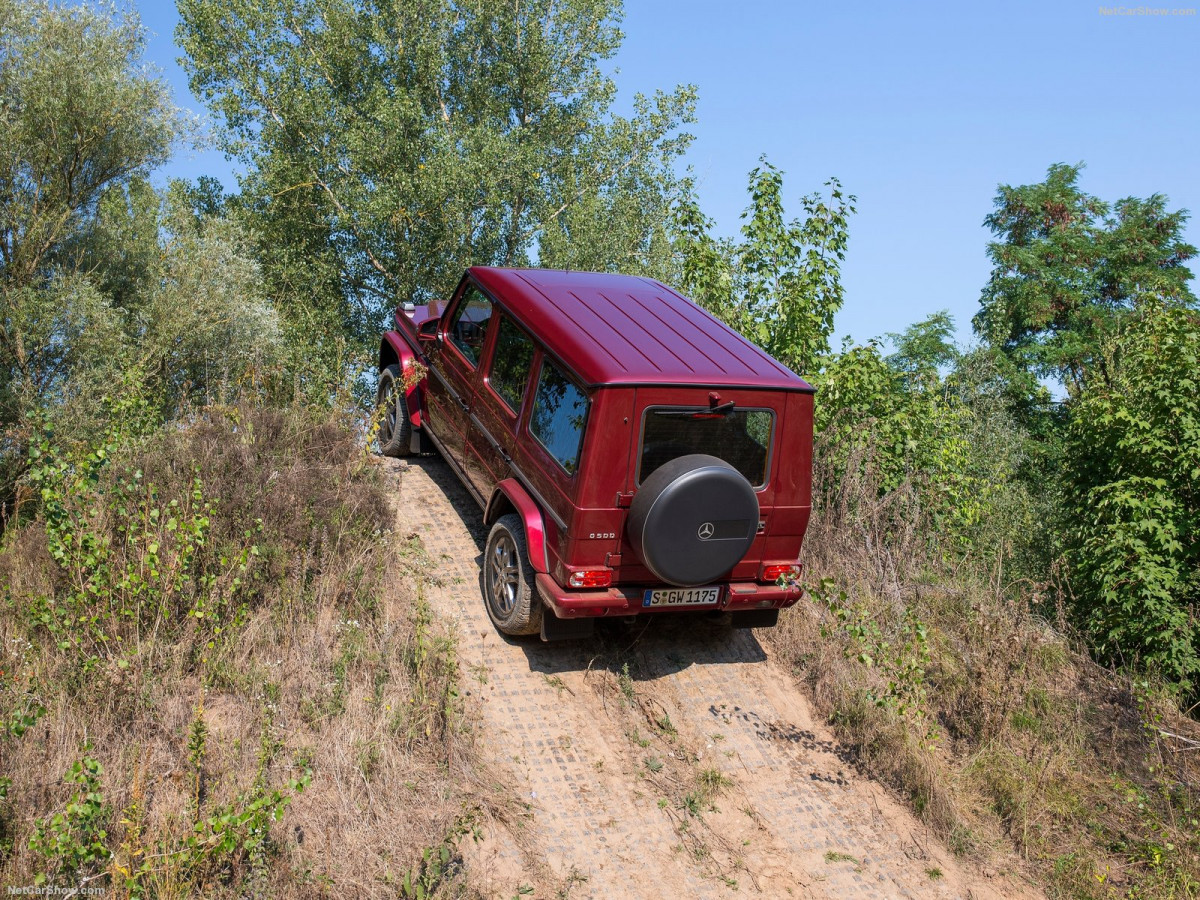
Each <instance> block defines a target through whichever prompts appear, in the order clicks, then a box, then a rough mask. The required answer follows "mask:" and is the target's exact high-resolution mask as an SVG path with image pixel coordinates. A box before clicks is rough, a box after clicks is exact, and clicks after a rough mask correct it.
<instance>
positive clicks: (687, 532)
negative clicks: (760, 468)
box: [626, 453, 758, 587]
mask: <svg viewBox="0 0 1200 900" xmlns="http://www.w3.org/2000/svg"><path fill="white" fill-rule="evenodd" d="M626 528H627V530H628V532H629V542H630V543H631V544H632V545H633V549H634V552H635V553H636V554H637V555H638V557H640V558H641V560H642V562H643V563H645V564H646V568H648V569H649V570H650V571H651V572H652V573H654V576H655V577H656V578H659V579H661V580H662V581H665V582H667V584H675V585H679V586H680V587H697V586H699V585H702V584H708V583H709V582H711V581H714V580H716V579H717V578H720V577H721V576H722V575H724V574H725V573H727V572H728V571H729V570H730V569H732V568H733V567H734V566H735V565H737V564H738V563H739V562H741V560H742V557H744V556H745V555H746V551H748V550H749V549H750V545H751V544H752V543H753V542H754V535H755V533H756V532H757V530H758V495H757V494H755V493H754V488H753V487H751V486H750V482H748V481H747V480H746V479H745V477H743V476H742V474H741V473H740V472H739V471H738V470H737V469H735V468H734V467H733V466H731V465H729V463H727V462H725V461H724V460H722V459H717V458H716V457H715V456H706V455H704V454H700V453H695V454H692V455H690V456H680V457H679V458H678V459H673V460H671V461H670V462H668V463H664V464H663V465H661V466H659V467H658V468H657V469H655V470H654V471H653V472H652V473H651V474H650V476H649V477H648V478H645V479H643V480H642V486H641V488H640V489H639V490H638V492H637V494H636V495H635V496H634V498H633V504H632V505H631V506H630V508H629V519H628V520H627V522H626Z"/></svg>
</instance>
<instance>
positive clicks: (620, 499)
mask: <svg viewBox="0 0 1200 900" xmlns="http://www.w3.org/2000/svg"><path fill="white" fill-rule="evenodd" d="M632 504H633V492H632V491H630V492H629V493H628V494H622V493H618V494H617V501H616V506H617V509H629V507H630V506H631V505H632Z"/></svg>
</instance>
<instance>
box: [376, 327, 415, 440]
mask: <svg viewBox="0 0 1200 900" xmlns="http://www.w3.org/2000/svg"><path fill="white" fill-rule="evenodd" d="M383 341H384V345H385V346H386V347H390V348H391V350H392V353H393V354H394V355H395V358H396V362H397V363H399V365H400V371H401V372H403V373H405V374H407V373H408V371H409V369H410V368H411V367H412V365H413V363H415V362H416V361H417V354H416V352H415V351H414V350H413V348H412V347H411V346H409V343H408V341H406V340H404V338H403V337H401V336H400V334H399V333H398V332H395V331H389V332H387V333H386V334H384V336H383ZM382 356H383V354H382V353H381V360H382ZM381 368H382V366H381ZM424 401H425V398H424V384H423V382H417V383H415V384H413V386H412V387H410V388H407V389H406V390H405V391H404V403H405V405H406V406H407V407H408V420H409V421H410V422H411V423H412V426H413V427H414V428H420V427H421V407H422V406H423V405H424Z"/></svg>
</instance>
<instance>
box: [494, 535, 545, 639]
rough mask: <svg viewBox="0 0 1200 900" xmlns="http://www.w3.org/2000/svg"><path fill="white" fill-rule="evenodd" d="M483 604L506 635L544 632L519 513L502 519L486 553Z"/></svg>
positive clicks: (539, 600)
mask: <svg viewBox="0 0 1200 900" xmlns="http://www.w3.org/2000/svg"><path fill="white" fill-rule="evenodd" d="M483 601H484V605H486V606H487V611H488V615H489V616H491V619H492V622H494V623H495V625H496V627H497V628H499V629H500V630H501V631H502V632H504V633H505V634H511V635H520V634H536V633H538V632H539V631H541V630H542V601H541V598H540V597H538V595H537V588H536V587H535V585H534V574H533V566H532V565H530V563H529V549H528V546H527V545H526V543H525V525H524V523H523V522H522V521H521V517H520V516H518V515H516V514H515V513H509V514H508V515H507V516H501V517H500V518H499V519H497V520H496V524H495V525H493V526H492V530H491V532H490V533H489V534H488V539H487V546H486V548H485V549H484V551H483Z"/></svg>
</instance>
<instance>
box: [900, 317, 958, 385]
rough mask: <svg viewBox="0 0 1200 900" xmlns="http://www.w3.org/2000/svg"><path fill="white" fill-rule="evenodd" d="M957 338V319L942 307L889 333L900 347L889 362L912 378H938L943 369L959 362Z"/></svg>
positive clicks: (923, 379)
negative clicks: (898, 331) (898, 330)
mask: <svg viewBox="0 0 1200 900" xmlns="http://www.w3.org/2000/svg"><path fill="white" fill-rule="evenodd" d="M953 338H954V319H953V317H952V316H951V315H950V313H949V312H948V311H947V310H944V309H943V310H939V311H938V312H935V313H933V314H932V315H931V316H929V317H928V318H926V319H923V320H922V321H920V322H917V323H915V324H913V325H909V326H908V328H906V329H905V330H904V331H903V332H901V333H894V332H893V333H889V334H888V339H889V340H891V342H892V345H893V346H894V347H895V348H896V349H895V352H893V353H892V355H891V356H889V357H887V361H888V364H889V365H890V366H892V367H893V368H895V369H897V370H899V371H900V372H903V373H904V374H905V375H906V376H907V377H908V378H909V379H910V380H918V381H925V380H928V379H930V378H933V379H936V377H937V373H938V369H939V368H941V367H943V366H950V365H953V364H954V363H955V362H957V361H958V358H959V353H958V348H957V347H955V346H954V341H953Z"/></svg>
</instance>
